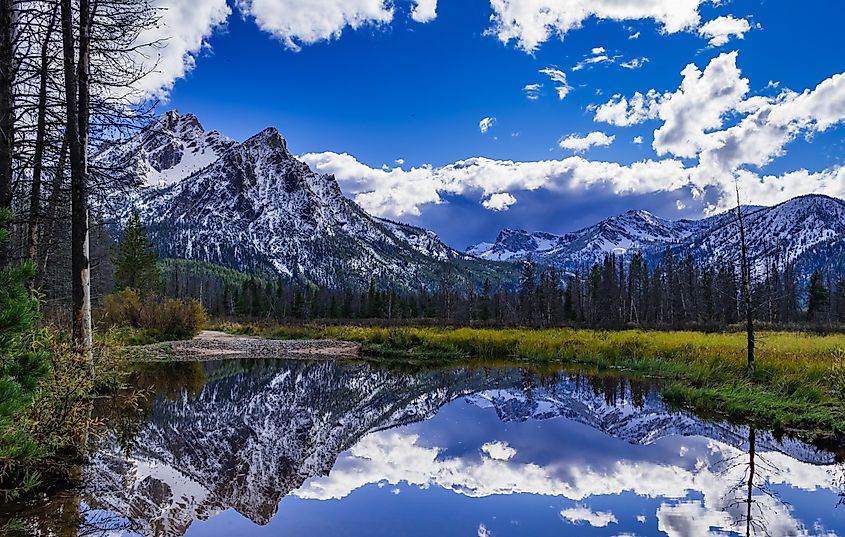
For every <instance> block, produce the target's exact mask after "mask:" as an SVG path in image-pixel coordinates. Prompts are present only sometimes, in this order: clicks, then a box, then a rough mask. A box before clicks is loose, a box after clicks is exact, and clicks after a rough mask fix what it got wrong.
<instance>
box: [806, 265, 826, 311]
mask: <svg viewBox="0 0 845 537" xmlns="http://www.w3.org/2000/svg"><path fill="white" fill-rule="evenodd" d="M808 293H809V297H808V300H807V319H808V320H810V321H815V320H819V319H821V318H822V316H823V314H824V312H825V310H826V309H827V303H828V300H829V299H830V291H829V290H828V289H827V287H825V284H824V278H823V277H822V273H821V272H819V271H818V270H817V271H815V272H814V273H813V275H812V276H810V289H809V292H808Z"/></svg>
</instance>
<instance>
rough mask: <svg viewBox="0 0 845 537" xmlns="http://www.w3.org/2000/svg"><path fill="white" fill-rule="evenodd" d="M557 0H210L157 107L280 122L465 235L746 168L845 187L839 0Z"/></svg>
mask: <svg viewBox="0 0 845 537" xmlns="http://www.w3.org/2000/svg"><path fill="white" fill-rule="evenodd" d="M217 1H218V2H221V1H222V0H217ZM425 3H430V0H429V1H428V2H422V4H425ZM563 3H564V2H560V1H558V2H555V1H553V0H492V2H491V0H440V1H439V2H437V4H436V16H435V17H433V18H432V17H431V16H430V14H429V16H428V17H423V18H427V19H429V20H427V21H426V22H418V21H417V20H414V18H413V17H412V10H413V9H414V7H415V3H414V2H413V1H401V0H395V2H394V3H392V4H391V3H389V2H387V1H381V0H349V1H348V2H346V3H344V2H343V1H341V0H320V2H316V3H314V4H309V3H308V2H302V1H297V0H251V1H247V0H243V1H241V2H239V3H238V4H237V5H235V4H229V5H228V6H219V8H220V9H219V10H218V14H217V17H216V19H214V18H213V17H211V18H208V19H204V20H199V21H195V22H196V23H197V25H198V28H199V27H201V30H200V31H199V34H201V36H202V43H203V45H202V47H201V49H199V50H193V51H192V50H191V46H190V45H188V46H187V47H186V49H187V50H182V51H181V52H182V53H185V54H186V56H185V57H188V58H191V61H190V62H188V67H189V69H187V70H186V73H185V75H184V76H182V77H181V78H180V77H179V76H178V74H177V76H175V77H174V78H175V79H176V80H175V83H173V84H172V87H170V88H169V91H167V92H166V97H165V99H164V102H162V104H161V105H160V107H161V109H162V110H165V109H170V108H177V109H179V110H180V111H181V112H192V113H194V114H196V115H197V116H198V117H199V118H200V120H201V121H202V123H203V124H204V126H205V127H206V128H208V129H217V130H219V131H221V132H223V133H224V134H227V135H229V136H231V137H233V138H236V139H239V140H243V139H245V138H247V137H249V136H251V135H252V134H255V133H257V132H258V131H260V130H261V129H262V128H264V127H267V126H275V127H277V128H278V129H279V130H280V131H281V132H282V134H283V135H284V136H285V137H286V138H287V140H288V144H289V147H290V149H291V151H293V152H294V153H296V154H297V155H302V156H303V158H305V160H306V161H307V162H309V164H311V165H312V167H315V168H317V169H319V170H321V171H324V172H331V173H334V174H335V175H336V176H337V177H338V180H339V181H340V183H341V186H342V188H343V189H344V191H345V192H346V193H347V195H349V196H350V197H352V198H353V199H356V201H358V202H359V203H361V205H362V206H364V207H365V208H366V209H368V210H370V211H371V212H373V213H376V214H379V215H383V216H386V217H389V218H393V219H398V220H401V221H406V222H410V223H414V224H419V225H423V226H426V227H429V228H431V229H433V230H435V231H436V232H438V233H439V234H440V235H441V236H442V237H443V238H444V239H445V240H446V241H447V242H448V243H450V244H451V245H453V246H456V247H458V248H463V247H466V246H468V245H470V244H472V243H475V242H478V241H482V240H492V239H494V238H495V235H496V234H497V233H498V230H499V229H501V228H503V227H519V228H526V229H532V230H534V229H538V230H545V231H551V232H565V231H569V230H573V229H576V228H578V227H582V226H584V225H589V224H592V223H594V222H596V221H597V220H599V219H601V218H604V217H607V216H610V215H612V214H616V213H619V212H622V211H625V210H628V209H635V208H636V209H640V208H643V209H648V210H650V211H652V212H655V213H656V214H658V215H660V216H663V217H667V218H682V217H686V218H697V217H701V216H703V215H705V214H706V213H707V212H708V211H716V210H720V209H723V208H725V207H726V206H727V205H728V203H729V199H728V196H727V195H726V191H727V190H729V187H730V186H731V185H733V184H734V181H737V180H738V181H739V182H740V185H741V186H742V188H743V192H744V193H745V195H746V198H747V200H748V202H750V203H766V204H768V203H776V202H779V201H782V200H783V199H786V198H788V197H791V196H792V195H798V194H804V193H809V192H819V193H827V194H831V195H843V194H845V186H843V182H845V172H843V163H844V162H843V161H845V143H843V133H845V128H843V127H842V120H843V119H845V81H843V80H842V78H840V77H836V75H837V74H839V73H842V72H843V71H845V57H843V51H845V50H843V49H845V47H843V45H842V43H841V34H840V33H839V32H840V27H839V26H840V24H841V21H842V19H843V15H845V5H839V3H836V2H830V1H829V0H808V1H805V2H801V4H800V7H796V4H794V3H792V2H785V1H772V0H769V1H761V0H734V1H731V2H724V1H723V2H721V3H719V4H714V3H710V2H706V1H704V0H671V1H670V0H640V1H633V0H632V1H631V2H629V3H628V4H630V7H631V9H630V10H628V11H630V13H628V12H625V11H626V10H625V9H623V10H622V11H623V13H620V12H619V9H616V10H615V11H614V8H613V7H612V4H614V2H610V1H608V0H597V1H595V2H592V3H591V2H590V1H586V0H572V1H571V2H568V3H567V5H568V8H567V9H564V8H562V7H560V5H561V4H563ZM604 4H607V5H608V6H610V7H602V6H603V5H604ZM648 5H653V6H657V7H654V8H653V9H651V8H649V7H647V6H648ZM661 5H663V7H660V6H661ZM550 6H551V7H550ZM578 6H588V11H587V12H585V13H581V14H577V9H578ZM666 6H669V7H666ZM421 7H422V6H421ZM543 8H547V11H546V13H548V12H549V11H551V12H552V15H553V16H554V17H553V18H552V19H551V20H548V19H546V20H540V19H538V15H537V14H538V13H542V12H543V11H542V10H543ZM297 9H298V10H300V11H302V13H298V12H297V11H296V10H297ZM650 9H651V11H649V10H650ZM555 10H558V11H559V12H558V13H555ZM603 10H604V11H603ZM221 13H222V15H221ZM576 15H577V16H576ZM508 17H512V19H508ZM555 17H556V18H555ZM417 18H420V17H417ZM223 21H225V22H223ZM509 21H510V22H509ZM573 21H574V22H573ZM711 21H716V22H714V23H713V24H710V25H709V26H708V23H709V22H711ZM203 23H205V26H204V27H203V26H202V24H203ZM187 25H188V24H187V23H186V24H184V26H187ZM726 28H727V29H728V30H731V31H737V32H738V33H740V34H741V36H740V35H737V34H736V33H733V34H730V35H724V32H726V31H728V30H726ZM708 29H709V30H711V31H710V32H709V33H708ZM538 31H539V32H540V33H539V34H538V33H537V32H538ZM713 32H716V33H715V34H714V33H713ZM720 32H722V33H720ZM538 35H539V36H540V37H537V36H538ZM837 36H840V37H837ZM508 37H510V39H507V38H508ZM504 41H507V42H504ZM194 48H195V49H196V47H194ZM585 60H587V61H585ZM590 61H592V62H593V63H589V62H590ZM631 62H634V63H633V64H632V63H631ZM637 62H639V65H637ZM579 64H581V68H579ZM623 64H624V65H623ZM689 64H694V65H695V66H696V67H697V68H698V70H699V71H700V72H698V73H696V72H690V71H689V69H688V70H687V71H684V70H685V68H687V66H688V65H689ZM709 65H712V67H713V68H712V69H708V70H706V71H705V69H707V68H708V66H709ZM682 72H686V73H687V75H686V79H687V80H686V82H685V83H684V84H685V85H684V87H682V81H683V80H684V78H685V77H684V75H682ZM702 73H703V74H702ZM179 74H181V73H179ZM561 76H562V77H563V78H565V83H562V82H560V79H561ZM553 78H557V79H558V82H555V81H554V80H553ZM820 84H826V85H825V86H824V88H821V89H820V90H819V91H817V92H815V93H813V90H815V89H816V88H817V86H819V85H820ZM530 85H541V86H539V87H537V88H536V89H534V90H533V91H527V90H526V86H530ZM558 88H564V89H563V91H562V93H564V94H565V95H564V96H563V98H560V97H561V95H559V91H558ZM529 89H530V88H529ZM649 90H653V93H652V95H653V96H654V98H653V99H650V98H649V97H647V95H648V92H649ZM805 91H806V92H807V94H806V95H804V96H803V97H802V96H801V95H800V94H801V93H802V92H805ZM637 92H639V93H641V94H642V95H643V96H646V97H645V101H646V103H649V102H650V103H651V104H649V105H648V106H646V108H645V109H640V114H639V116H638V117H636V119H632V118H633V116H632V115H631V113H628V114H624V113H621V112H620V110H624V109H626V108H627V109H628V111H629V112H630V111H632V110H633V109H631V108H630V107H626V106H622V107H621V108H620V107H619V106H618V105H619V102H620V99H621V98H624V99H625V103H624V104H626V105H630V103H631V102H633V101H632V98H633V97H634V96H635V95H636V93H637ZM532 96H533V97H535V98H533V99H532V98H529V97H532ZM615 96H618V97H615ZM720 96H721V97H720ZM609 104H616V105H617V106H616V108H615V113H611V111H610V107H609ZM602 105H606V111H607V113H606V114H604V115H603V116H602V117H603V118H604V120H600V119H599V111H600V110H602V109H601V108H599V107H601V106H602ZM484 118H491V119H490V120H489V121H490V122H491V123H492V124H491V126H490V127H489V129H486V132H482V130H483V129H481V128H480V122H481V121H482V120H483V119H484ZM772 118H775V119H772ZM623 123H625V125H622V124H623ZM628 123H634V124H628ZM761 124H765V125H768V126H769V127H770V128H758V127H755V125H758V126H759V125H761ZM732 128H733V130H731V129H732ZM660 129H662V132H661V133H660V134H657V132H656V131H658V130H660ZM763 131H765V132H763ZM590 133H595V134H594V135H593V136H590V138H585V137H586V136H587V135H588V134H590ZM567 137H572V138H573V139H574V140H575V141H574V143H569V142H563V145H564V146H568V147H561V143H562V140H564V139H566V138H567ZM636 137H641V141H642V143H635V141H634V140H635V138H636ZM658 139H659V140H658ZM591 140H592V141H599V143H600V144H607V145H590V141H591ZM476 157H481V158H483V159H484V160H482V161H478V160H471V161H468V162H463V163H461V164H458V165H455V163H456V162H458V163H460V162H461V161H465V160H466V159H474V158H476ZM637 163H640V164H637ZM385 166H386V167H387V168H388V169H387V170H385V169H383V167H385Z"/></svg>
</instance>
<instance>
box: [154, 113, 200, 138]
mask: <svg viewBox="0 0 845 537" xmlns="http://www.w3.org/2000/svg"><path fill="white" fill-rule="evenodd" d="M155 127H159V128H161V129H165V130H168V131H172V132H177V131H196V132H199V133H202V132H205V129H203V126H202V124H201V123H200V121H199V119H198V118H197V116H195V115H193V114H185V115H182V114H180V113H179V111H178V110H176V109H173V110H168V111H167V112H165V113H164V114H162V115H160V116H159V117H158V118H156V120H155V121H154V122H153V128H154V129H155Z"/></svg>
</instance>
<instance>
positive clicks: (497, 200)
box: [481, 192, 516, 457]
mask: <svg viewBox="0 0 845 537" xmlns="http://www.w3.org/2000/svg"><path fill="white" fill-rule="evenodd" d="M515 203H516V198H515V197H513V195H511V194H508V193H507V192H499V193H497V194H493V195H492V196H490V197H489V198H487V199H486V200H484V201H483V202H481V205H482V206H483V207H484V208H485V209H490V210H491V211H507V210H508V209H510V206H511V205H514V204H515ZM491 457H492V455H491Z"/></svg>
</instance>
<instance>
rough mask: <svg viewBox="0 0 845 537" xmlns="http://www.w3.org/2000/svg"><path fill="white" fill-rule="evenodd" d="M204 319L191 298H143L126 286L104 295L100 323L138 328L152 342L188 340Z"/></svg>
mask: <svg viewBox="0 0 845 537" xmlns="http://www.w3.org/2000/svg"><path fill="white" fill-rule="evenodd" d="M207 322H208V313H207V312H206V311H205V308H203V307H202V304H200V303H199V302H198V301H196V300H194V299H175V298H167V299H164V300H159V299H156V298H154V297H151V296H149V297H146V298H142V297H141V296H140V295H139V294H138V292H137V291H135V290H134V289H129V288H127V289H124V290H123V291H121V292H119V293H115V294H113V295H109V296H107V297H106V298H105V300H104V302H103V308H102V312H101V316H100V323H101V324H102V325H103V326H105V327H107V328H111V327H116V326H117V327H121V326H123V327H130V328H139V329H142V330H144V331H145V332H146V334H147V335H148V336H149V337H150V338H151V339H153V340H154V341H170V340H176V339H190V338H192V337H194V336H195V335H197V334H198V333H199V332H200V331H201V330H202V329H203V328H204V327H205V324H206V323H207ZM135 337H140V336H139V335H138V334H135Z"/></svg>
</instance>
